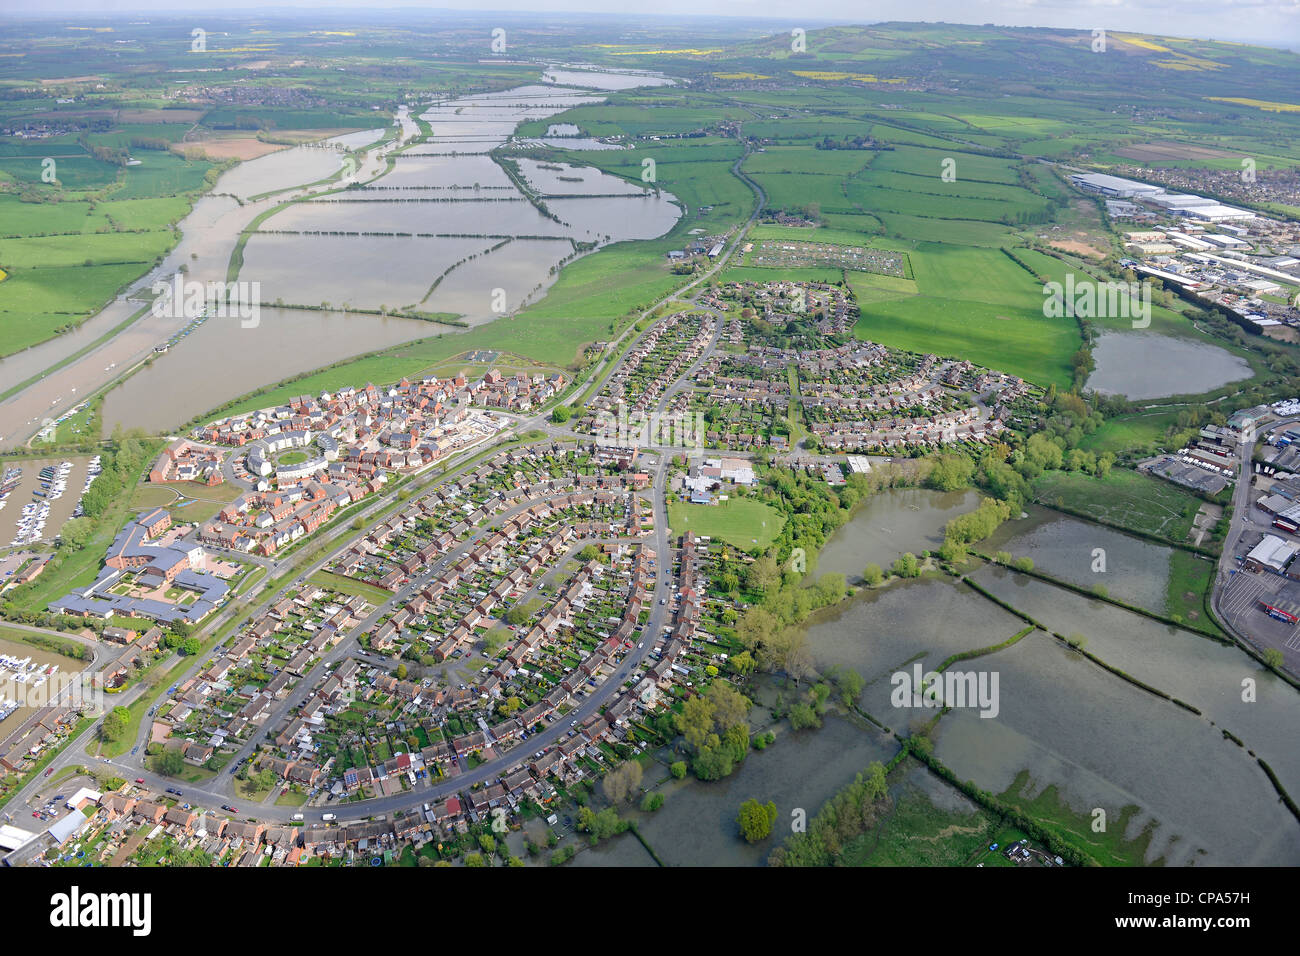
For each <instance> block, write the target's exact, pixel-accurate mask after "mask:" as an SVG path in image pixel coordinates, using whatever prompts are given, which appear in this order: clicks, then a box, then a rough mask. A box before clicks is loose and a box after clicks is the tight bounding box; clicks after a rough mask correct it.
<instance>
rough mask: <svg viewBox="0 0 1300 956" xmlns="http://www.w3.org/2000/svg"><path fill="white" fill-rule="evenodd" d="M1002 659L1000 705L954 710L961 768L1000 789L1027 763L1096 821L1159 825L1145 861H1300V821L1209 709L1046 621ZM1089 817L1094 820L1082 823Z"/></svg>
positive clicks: (949, 742) (940, 743) (951, 743)
mask: <svg viewBox="0 0 1300 956" xmlns="http://www.w3.org/2000/svg"><path fill="white" fill-rule="evenodd" d="M977 666H978V667H979V668H980V669H989V668H996V670H997V672H998V675H999V699H1000V709H999V713H998V716H997V717H996V718H995V719H984V718H981V717H980V716H979V714H978V713H977V712H976V711H974V710H972V709H969V708H954V709H953V710H952V711H951V712H950V713H949V714H947V715H946V716H945V717H944V718H943V719H942V720H940V721H939V729H938V736H937V743H936V747H935V755H936V756H937V757H938V758H939V759H940V760H942V761H943V762H944V763H945V764H946V765H947V766H948V767H949V768H950V769H951V770H952V771H953V772H954V773H955V774H956V775H957V776H958V777H959V778H961V779H965V780H972V781H974V782H975V784H976V785H978V786H979V787H981V788H982V789H985V790H989V791H992V792H994V793H1001V792H1003V791H1005V790H1007V789H1008V788H1009V787H1010V786H1011V785H1012V783H1013V782H1014V780H1015V778H1016V777H1017V775H1019V774H1020V773H1021V772H1022V771H1028V774H1029V789H1030V792H1029V793H1028V794H1026V797H1028V798H1032V797H1033V796H1036V795H1037V794H1038V793H1039V792H1041V790H1042V789H1043V788H1045V787H1046V786H1048V785H1054V786H1055V787H1056V788H1057V792H1058V796H1059V797H1060V798H1062V799H1063V800H1064V801H1065V803H1066V805H1067V806H1068V807H1069V808H1070V809H1071V810H1072V811H1073V812H1074V813H1076V814H1081V815H1083V816H1084V818H1085V821H1088V820H1091V819H1092V818H1093V811H1094V810H1095V809H1097V808H1100V809H1103V810H1104V811H1105V813H1106V819H1107V820H1108V821H1109V822H1110V823H1111V824H1112V825H1114V824H1115V823H1116V822H1117V821H1118V820H1119V819H1120V817H1121V814H1122V812H1123V811H1124V809H1125V808H1126V807H1136V808H1137V811H1136V812H1135V813H1134V814H1133V815H1132V817H1131V818H1130V820H1129V822H1128V828H1127V829H1126V831H1125V836H1126V837H1127V838H1129V839H1133V838H1136V837H1137V836H1138V835H1139V834H1140V833H1141V832H1142V831H1143V829H1144V828H1147V827H1150V828H1151V842H1150V845H1149V847H1148V851H1147V858H1146V862H1148V863H1154V862H1156V861H1158V860H1163V861H1164V862H1165V863H1166V864H1168V865H1173V866H1187V865H1193V864H1210V865H1215V864H1218V865H1292V866H1294V865H1295V864H1296V863H1297V862H1300V827H1297V826H1296V822H1295V820H1294V819H1293V818H1292V817H1291V815H1290V813H1289V812H1288V811H1287V809H1286V808H1285V807H1284V806H1283V805H1282V803H1281V802H1280V801H1279V800H1278V797H1277V793H1276V791H1275V790H1274V789H1273V786H1272V784H1270V782H1269V780H1268V778H1267V777H1266V776H1265V775H1264V773H1263V771H1262V770H1261V769H1260V768H1259V766H1258V765H1257V764H1256V762H1255V761H1254V760H1253V759H1252V758H1251V757H1250V756H1249V755H1248V754H1247V752H1246V751H1245V750H1243V749H1241V748H1239V747H1238V746H1237V745H1236V744H1234V743H1232V742H1231V741H1229V740H1226V739H1224V737H1223V736H1222V734H1221V733H1220V732H1219V729H1218V728H1216V727H1212V726H1210V724H1209V722H1208V721H1206V720H1205V719H1204V718H1202V717H1198V716H1196V715H1195V714H1191V713H1189V712H1187V711H1185V710H1183V709H1182V708H1180V707H1177V706H1175V705H1174V704H1172V703H1169V702H1168V701H1164V700H1160V699H1159V698H1157V697H1154V696H1152V695H1151V694H1148V693H1147V692H1145V691H1143V690H1140V689H1138V688H1137V687H1134V686H1133V685H1131V684H1129V683H1127V682H1126V681H1123V680H1121V679H1120V678H1118V677H1116V676H1114V675H1112V674H1109V673H1107V672H1106V671H1105V670H1103V669H1102V668H1100V667H1097V666H1096V665H1094V664H1092V663H1090V662H1088V661H1087V660H1085V659H1084V658H1083V657H1082V656H1081V655H1079V654H1076V653H1074V652H1072V651H1070V650H1069V649H1068V648H1065V647H1063V646H1061V645H1060V643H1059V642H1057V641H1055V640H1054V639H1052V638H1051V637H1050V636H1048V635H1045V634H1044V633H1043V632H1041V631H1036V632H1034V633H1031V634H1030V635H1029V636H1028V637H1026V638H1025V639H1024V640H1022V641H1021V642H1020V643H1019V644H1017V645H1016V646H1015V647H1013V648H1010V649H1009V650H1005V651H1001V652H999V653H997V654H996V655H993V656H991V657H987V658H981V659H980V660H979V661H978V662H977ZM1082 825H1083V826H1087V825H1088V823H1087V822H1085V823H1084V824H1082Z"/></svg>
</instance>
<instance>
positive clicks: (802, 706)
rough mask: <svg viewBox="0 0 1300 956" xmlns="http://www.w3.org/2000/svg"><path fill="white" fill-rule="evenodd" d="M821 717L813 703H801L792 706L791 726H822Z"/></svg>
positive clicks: (801, 727) (793, 727)
mask: <svg viewBox="0 0 1300 956" xmlns="http://www.w3.org/2000/svg"><path fill="white" fill-rule="evenodd" d="M821 725H822V722H821V718H820V717H818V716H817V713H816V711H814V710H813V706H812V704H809V703H806V702H805V703H799V704H795V705H794V706H793V707H791V708H790V727H791V729H793V730H804V729H805V728H808V727H820V726H821Z"/></svg>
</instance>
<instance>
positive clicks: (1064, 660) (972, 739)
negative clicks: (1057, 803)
mask: <svg viewBox="0 0 1300 956" xmlns="http://www.w3.org/2000/svg"><path fill="white" fill-rule="evenodd" d="M878 516H879V517H881V518H887V516H888V513H887V511H885V510H883V509H882V510H881V511H880V512H878ZM935 524H939V523H938V522H932V525H935ZM1071 524H1072V523H1068V522H1067V523H1065V524H1059V523H1058V522H1056V521H1054V520H1052V519H1050V518H1046V519H1045V518H1044V517H1043V516H1042V515H1039V516H1038V518H1037V520H1036V521H1035V523H1033V524H1028V523H1027V526H1026V524H1021V525H1018V526H1016V525H1015V524H1013V527H1014V528H1015V530H1014V531H1013V532H1011V534H1010V535H1009V537H1011V538H1012V539H1013V540H1014V539H1015V538H1016V537H1017V536H1023V538H1024V540H1025V541H1027V542H1029V545H1028V549H1029V550H1030V551H1031V553H1034V552H1035V551H1036V557H1035V560H1039V559H1041V560H1042V562H1043V565H1044V566H1046V565H1048V564H1050V565H1052V570H1053V571H1054V572H1055V573H1060V574H1061V575H1062V576H1063V577H1067V576H1072V575H1073V576H1079V575H1080V574H1091V571H1090V570H1088V569H1087V568H1086V567H1085V569H1084V570H1083V571H1082V572H1080V571H1079V569H1078V565H1077V564H1076V563H1074V562H1073V559H1072V558H1071V556H1070V554H1069V551H1068V547H1066V546H1064V545H1063V544H1062V542H1066V541H1068V539H1069V536H1070V535H1071V534H1073V533H1082V531H1081V529H1073V528H1072V527H1071ZM846 528H847V529H848V530H849V533H848V534H845V531H846V529H841V531H840V532H838V533H837V538H838V537H839V536H840V535H843V536H844V538H851V539H852V540H854V541H857V540H858V539H859V536H858V535H855V534H853V533H852V531H851V529H852V524H850V525H849V526H846ZM1088 531H1089V532H1090V533H1091V531H1092V529H1091V528H1089V529H1088ZM914 534H918V535H919V537H920V539H921V540H924V534H925V532H924V531H923V530H919V531H918V532H914ZM913 540H916V539H915V538H914V539H913ZM838 543H839V542H838V541H837V540H836V539H835V538H833V539H832V541H831V543H830V544H829V545H828V546H827V548H826V549H824V551H823V555H826V554H827V553H828V552H830V551H831V547H832V546H833V545H836V544H838ZM1137 545H1141V542H1138V543H1137ZM1102 546H1105V547H1107V548H1108V558H1109V560H1110V561H1111V562H1112V564H1111V565H1110V566H1111V567H1112V568H1119V569H1122V570H1123V572H1124V573H1125V574H1129V575H1132V576H1133V577H1135V578H1137V579H1138V580H1137V581H1136V582H1129V583H1127V584H1125V585H1118V586H1117V584H1116V582H1115V581H1114V580H1112V581H1110V582H1108V586H1109V587H1110V590H1111V592H1112V593H1115V594H1117V596H1118V595H1119V594H1121V593H1122V594H1124V595H1125V596H1126V597H1130V598H1133V599H1135V600H1136V599H1143V600H1152V599H1153V597H1154V596H1157V595H1160V594H1162V593H1163V586H1164V585H1163V583H1162V582H1163V577H1162V575H1165V574H1167V570H1159V571H1156V572H1146V573H1147V574H1148V575H1149V577H1148V578H1143V577H1142V575H1143V573H1144V572H1143V571H1142V569H1141V567H1140V562H1141V561H1142V560H1143V556H1142V553H1141V552H1142V550H1143V549H1142V547H1138V546H1131V545H1130V544H1129V539H1125V540H1119V539H1116V540H1113V541H1112V540H1109V539H1107V540H1106V541H1105V542H1103V543H1102ZM877 548H878V549H879V550H876V551H874V552H872V551H870V550H863V551H860V552H858V553H854V554H852V557H851V558H849V559H847V560H846V562H845V566H847V564H848V562H850V561H851V562H852V564H853V565H854V566H856V565H858V564H862V563H865V561H866V560H867V559H868V555H871V556H875V557H878V558H884V557H886V556H887V555H886V554H885V552H884V549H883V546H879V545H878V546H877ZM895 549H896V550H901V548H897V546H895ZM1011 550H1012V551H1013V552H1014V553H1023V549H1019V548H1016V547H1014V546H1013V547H1012V548H1011ZM1157 550H1159V551H1163V549H1157ZM1159 557H1165V559H1166V568H1167V556H1163V555H1161V556H1159ZM824 564H825V565H831V564H833V562H829V561H827V562H824ZM1111 573H1114V572H1111ZM972 578H973V580H974V581H976V582H977V583H979V584H980V585H981V586H983V587H985V588H987V589H988V590H989V591H991V592H992V593H994V594H996V595H997V596H998V597H1000V598H1001V599H1003V600H1005V601H1007V602H1008V603H1010V604H1011V605H1013V606H1015V607H1017V608H1019V609H1020V610H1022V611H1024V612H1025V613H1027V614H1029V615H1031V616H1033V617H1035V618H1036V619H1038V620H1041V621H1043V622H1044V624H1046V625H1047V626H1048V627H1049V628H1051V629H1053V630H1056V631H1058V632H1059V633H1063V634H1067V635H1069V634H1074V633H1081V634H1083V635H1084V636H1085V638H1086V639H1087V643H1086V645H1085V646H1086V647H1087V648H1088V649H1089V651H1090V652H1092V653H1095V654H1097V655H1098V656H1099V657H1101V658H1102V659H1103V660H1106V661H1107V662H1109V663H1112V664H1114V665H1115V666H1117V667H1119V668H1121V669H1123V670H1125V671H1127V672H1128V673H1130V674H1132V675H1133V676H1135V677H1137V678H1138V679H1140V680H1143V681H1146V682H1147V683H1149V684H1151V685H1153V686H1155V687H1158V688H1160V689H1161V690H1163V691H1164V692H1166V693H1169V694H1171V695H1173V696H1175V697H1177V698H1179V699H1180V700H1183V701H1186V702H1187V703H1189V704H1191V705H1193V706H1195V707H1197V708H1199V709H1200V710H1201V711H1202V712H1203V716H1198V715H1197V714H1194V713H1191V712H1189V711H1187V710H1184V709H1182V708H1180V707H1178V706H1176V705H1174V704H1172V703H1170V702H1168V701H1165V700H1162V699H1160V698H1157V697H1155V696H1153V695H1151V694H1149V693H1147V692H1145V691H1143V690H1141V689H1139V688H1137V687H1135V686H1133V685H1132V684H1129V683H1127V682H1126V681H1124V680H1122V679H1121V678H1119V677H1117V676H1116V675H1113V674H1110V673H1108V672H1107V671H1105V670H1104V669H1102V668H1101V667H1099V666H1097V665H1096V664H1093V663H1091V662H1089V661H1087V660H1086V659H1085V658H1084V657H1083V656H1082V655H1080V654H1077V653H1075V652H1073V651H1070V650H1068V649H1067V648H1064V647H1063V646H1061V645H1060V643H1059V642H1058V641H1056V640H1055V639H1053V638H1051V637H1050V636H1049V635H1047V634H1044V633H1043V632H1041V631H1035V632H1032V633H1030V634H1029V635H1028V636H1026V637H1024V638H1023V639H1022V640H1021V641H1020V642H1018V643H1017V644H1015V645H1013V646H1011V647H1009V648H1005V649H1003V650H1000V651H997V652H995V653H993V654H990V655H986V656H983V657H979V658H974V659H971V660H970V661H966V662H959V663H957V664H954V665H952V668H953V669H954V670H956V671H975V672H977V673H980V672H983V673H986V674H991V673H997V675H998V693H997V712H996V715H995V716H993V717H989V718H985V717H981V716H979V709H978V708H975V707H971V708H954V709H953V710H952V711H951V712H950V713H948V714H947V715H946V716H944V717H943V718H942V719H941V720H940V722H939V731H938V736H937V745H936V755H937V756H938V757H939V758H940V759H941V760H943V762H944V763H946V764H947V765H948V766H949V767H950V768H951V769H952V770H953V771H954V772H955V773H956V774H957V775H958V776H959V777H961V778H963V779H971V780H974V781H975V782H976V783H977V784H978V785H979V786H980V787H982V788H983V789H986V790H989V791H991V792H995V793H1001V792H1003V791H1005V790H1006V789H1007V788H1009V787H1010V786H1011V785H1012V783H1013V782H1014V781H1015V779H1016V778H1017V776H1018V775H1019V774H1021V773H1022V772H1025V771H1027V772H1028V775H1029V781H1030V783H1029V792H1028V797H1033V796H1035V795H1037V794H1038V793H1039V792H1041V791H1042V789H1043V788H1045V787H1046V786H1048V785H1053V786H1055V787H1056V789H1057V791H1058V793H1059V795H1060V796H1061V797H1062V798H1063V799H1064V800H1065V802H1066V804H1067V805H1068V806H1069V807H1070V808H1071V809H1072V810H1073V811H1074V812H1076V813H1081V814H1085V815H1087V814H1090V813H1091V811H1092V809H1093V808H1095V807H1102V808H1104V809H1105V810H1106V812H1107V814H1108V815H1109V818H1110V820H1112V821H1115V820H1117V819H1118V818H1119V816H1120V814H1121V812H1122V811H1123V810H1124V808H1126V807H1137V808H1138V809H1137V812H1136V813H1135V814H1134V816H1133V818H1132V819H1131V820H1130V821H1129V829H1128V830H1127V831H1126V836H1127V837H1128V838H1129V839H1133V838H1136V837H1137V836H1138V835H1139V834H1140V833H1141V832H1142V831H1143V829H1144V828H1148V827H1149V828H1150V833H1151V837H1152V839H1151V843H1150V845H1149V847H1148V853H1147V862H1156V861H1158V860H1163V861H1164V862H1166V863H1169V864H1171V865H1188V864H1192V863H1211V864H1213V863H1221V864H1228V865H1239V864H1264V863H1271V864H1284V865H1285V864H1289V865H1295V864H1296V863H1297V862H1300V828H1297V826H1296V824H1295V821H1294V820H1293V819H1292V818H1291V817H1290V814H1289V813H1288V812H1287V811H1286V809H1285V808H1284V807H1283V806H1282V805H1281V804H1280V803H1279V801H1278V799H1277V794H1276V792H1275V791H1274V789H1273V787H1272V785H1271V784H1270V783H1269V781H1268V779H1267V777H1266V776H1265V775H1264V773H1263V772H1262V770H1261V769H1260V767H1259V766H1258V764H1257V763H1256V761H1255V760H1254V758H1253V757H1251V755H1250V754H1249V753H1248V752H1247V750H1246V749H1242V748H1240V747H1238V746H1237V745H1236V744H1235V743H1232V742H1231V741H1229V740H1227V739H1225V738H1224V736H1223V734H1222V730H1223V729H1226V730H1229V731H1231V732H1232V733H1233V734H1235V735H1236V736H1238V737H1240V738H1241V739H1242V740H1243V741H1244V743H1245V746H1246V748H1253V749H1254V750H1255V753H1257V754H1258V755H1259V756H1260V757H1261V758H1263V759H1265V760H1266V761H1268V763H1269V764H1270V765H1271V766H1272V767H1273V769H1274V771H1275V772H1276V773H1277V774H1278V777H1279V779H1281V781H1282V783H1283V785H1284V786H1286V787H1287V788H1288V789H1289V790H1291V791H1292V792H1294V791H1295V789H1296V788H1297V787H1300V752H1298V751H1297V750H1296V748H1295V747H1294V743H1293V737H1292V735H1293V729H1294V727H1295V726H1296V724H1297V720H1300V695H1298V694H1297V693H1296V692H1295V691H1294V690H1292V689H1291V688H1290V687H1289V686H1288V685H1286V684H1284V683H1283V682H1281V681H1279V680H1277V679H1276V678H1275V677H1272V676H1271V675H1269V674H1267V673H1265V672H1263V671H1262V670H1261V669H1260V668H1259V667H1258V666H1256V665H1255V664H1254V663H1253V662H1252V661H1250V660H1249V659H1248V658H1247V657H1246V656H1245V655H1243V654H1241V653H1240V652H1239V651H1237V650H1236V649H1235V648H1232V647H1225V646H1222V645H1219V644H1217V643H1214V642H1211V641H1208V640H1206V639H1203V638H1200V637H1197V636H1196V635H1194V634H1189V633H1187V632H1184V631H1180V630H1178V629H1175V628H1171V627H1167V626H1164V625H1161V624H1159V623H1158V622H1155V621H1151V620H1149V619H1147V618H1143V617H1141V616H1140V615H1136V614H1133V613H1132V612H1128V611H1124V610H1122V609H1120V608H1116V607H1113V606H1112V605H1108V604H1104V603H1103V602H1100V601H1096V600H1092V599H1089V598H1087V597H1084V596H1082V595H1078V594H1075V593H1074V592H1070V591H1066V590H1064V589H1062V588H1059V587H1055V586H1053V585H1050V584H1047V583H1045V582H1040V581H1037V580H1035V579H1032V578H1029V577H1027V576H1025V575H1019V574H1014V573H1012V572H1010V571H1007V570H1005V569H1002V568H996V567H985V568H982V569H981V570H979V571H978V572H976V573H975V574H973V575H972ZM1023 626H1024V625H1023V622H1022V621H1021V620H1020V619H1018V618H1016V617H1015V616H1014V615H1012V614H1010V613H1009V612H1007V611H1006V610H1004V609H1002V608H1001V607H999V606H998V605H996V604H994V603H993V602H992V601H989V600H987V599H986V598H984V597H982V596H980V595H979V594H978V593H977V592H975V591H974V590H972V589H970V588H967V587H966V586H964V585H961V584H959V583H955V582H952V581H948V580H939V579H922V580H918V581H911V582H905V583H895V584H893V585H891V586H889V587H887V588H884V589H880V590H870V591H868V590H863V591H860V592H859V593H858V594H856V595H855V596H854V597H853V598H851V599H850V600H849V601H847V602H844V603H843V604H841V605H838V606H836V607H834V608H828V609H826V610H824V611H822V612H820V613H818V614H816V615H814V616H813V617H812V618H811V619H810V620H809V622H808V624H807V628H806V634H807V640H808V646H809V650H810V652H811V654H812V657H813V660H814V663H815V665H816V667H817V668H818V670H820V671H824V670H825V669H827V668H830V667H833V666H840V667H851V668H853V669H854V670H856V671H857V672H858V673H859V674H861V675H862V677H863V678H864V681H865V684H866V686H865V688H864V690H863V693H862V696H861V698H860V699H859V704H860V706H861V707H862V708H863V709H864V710H865V711H866V712H867V713H870V714H871V715H872V716H873V717H875V718H876V719H877V720H879V721H881V722H882V723H883V724H885V725H887V726H889V727H891V728H893V729H894V730H895V731H896V732H899V733H907V732H909V730H912V729H915V728H917V727H919V726H920V725H921V724H922V723H924V722H925V721H928V720H929V719H930V718H932V717H933V716H934V713H935V711H934V710H933V709H930V708H920V709H919V710H913V709H912V708H910V707H906V708H898V707H895V706H894V704H893V701H892V700H891V693H892V691H893V690H894V686H893V684H892V682H891V677H892V675H894V674H895V673H898V672H903V673H911V672H912V671H913V668H914V666H915V665H918V664H919V665H920V668H921V671H922V673H924V672H925V671H928V670H932V669H936V668H937V667H938V665H939V664H941V663H942V662H943V661H944V660H945V659H947V658H948V657H950V656H951V655H953V654H955V653H958V652H961V651H966V650H972V649H976V648H981V647H988V646H991V645H994V644H998V643H1001V642H1002V641H1004V640H1006V639H1007V638H1008V637H1010V636H1012V635H1013V634H1015V633H1016V632H1018V631H1019V630H1021V629H1022V627H1023ZM1243 681H1249V682H1251V683H1250V684H1249V685H1248V687H1249V688H1250V689H1252V690H1253V693H1254V701H1253V702H1249V703H1248V702H1246V701H1243V699H1242V694H1243V690H1244V689H1245V688H1244V687H1243V683H1242V682H1243ZM1212 722H1213V723H1212ZM1188 781H1200V783H1198V784H1197V785H1196V786H1189V785H1188ZM1085 825H1086V824H1085Z"/></svg>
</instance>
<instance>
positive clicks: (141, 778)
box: [135, 777, 144, 783]
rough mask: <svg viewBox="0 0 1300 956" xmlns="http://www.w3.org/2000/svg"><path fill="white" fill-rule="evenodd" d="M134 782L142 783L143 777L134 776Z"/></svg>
mask: <svg viewBox="0 0 1300 956" xmlns="http://www.w3.org/2000/svg"><path fill="white" fill-rule="evenodd" d="M135 782H136V783H144V777H136V778H135Z"/></svg>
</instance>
